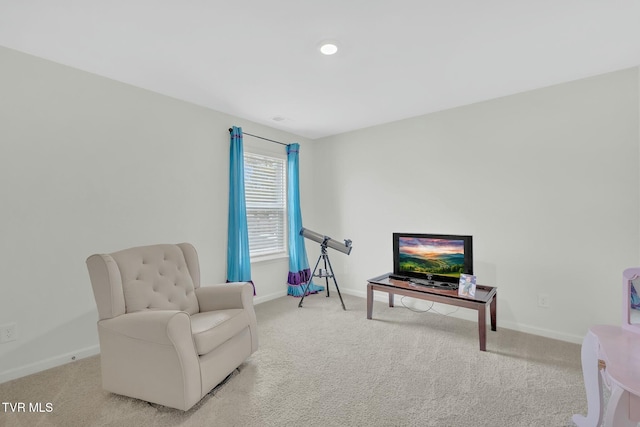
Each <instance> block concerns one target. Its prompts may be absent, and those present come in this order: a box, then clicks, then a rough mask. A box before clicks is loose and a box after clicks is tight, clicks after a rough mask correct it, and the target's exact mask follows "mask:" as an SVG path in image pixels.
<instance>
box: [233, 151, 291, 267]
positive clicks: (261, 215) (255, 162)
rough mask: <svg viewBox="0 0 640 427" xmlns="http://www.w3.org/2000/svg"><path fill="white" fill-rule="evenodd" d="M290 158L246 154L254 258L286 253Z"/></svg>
mask: <svg viewBox="0 0 640 427" xmlns="http://www.w3.org/2000/svg"><path fill="white" fill-rule="evenodd" d="M285 162H286V160H285V159H284V158H278V157H272V156H263V155H259V154H254V153H247V152H246V151H245V153H244V191H245V199H246V202H247V228H248V230H249V253H250V255H251V259H252V260H254V259H255V258H258V257H265V256H278V255H286V252H287V243H286V242H287V231H286V230H287V212H286V206H287V201H286V182H287V180H286V168H285V166H286V165H285Z"/></svg>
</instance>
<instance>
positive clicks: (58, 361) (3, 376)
mask: <svg viewBox="0 0 640 427" xmlns="http://www.w3.org/2000/svg"><path fill="white" fill-rule="evenodd" d="M99 353H100V346H98V345H93V346H91V347H86V348H83V349H79V350H76V351H73V352H71V353H66V354H61V355H59V356H54V357H50V358H48V359H45V360H40V361H38V362H34V363H30V364H28V365H25V366H20V367H19V368H15V369H11V370H9V371H4V372H0V384H2V383H5V382H7V381H11V380H15V379H17V378H22V377H26V376H27V375H31V374H35V373H38V372H42V371H46V370H47V369H51V368H55V367H56V366H61V365H65V364H67V363H70V362H73V361H75V360H80V359H84V358H85V357H89V356H95V355H96V354H99Z"/></svg>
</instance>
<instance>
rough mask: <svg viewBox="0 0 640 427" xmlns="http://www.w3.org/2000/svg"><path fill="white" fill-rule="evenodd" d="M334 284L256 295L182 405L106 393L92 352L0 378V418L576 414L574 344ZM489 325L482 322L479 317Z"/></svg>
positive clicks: (53, 421)
mask: <svg viewBox="0 0 640 427" xmlns="http://www.w3.org/2000/svg"><path fill="white" fill-rule="evenodd" d="M343 298H344V300H345V304H346V306H347V311H343V310H342V307H341V305H340V301H339V299H338V298H337V295H336V294H335V293H332V294H331V297H330V298H326V297H325V294H318V295H312V296H310V297H307V298H306V299H305V301H304V307H303V308H298V307H297V304H298V301H299V300H298V299H294V298H291V297H283V298H280V299H277V300H273V301H269V302H266V303H263V304H260V305H258V306H256V314H257V317H258V328H259V334H260V335H259V336H260V347H259V349H258V351H257V352H256V353H254V354H253V355H252V356H251V357H250V358H249V359H248V360H247V361H246V363H244V364H243V365H241V366H240V368H239V369H238V370H237V371H235V373H234V374H233V375H232V376H231V377H230V378H229V379H228V381H227V382H226V383H225V384H222V385H221V386H219V387H217V388H216V390H215V391H214V392H212V393H210V394H209V395H207V396H206V397H205V398H204V399H203V400H202V401H201V402H200V403H198V404H197V405H196V406H195V407H194V408H192V409H191V410H189V411H188V412H181V411H177V410H173V409H168V408H165V407H161V406H157V405H150V404H148V403H146V402H142V401H139V400H135V399H130V398H126V397H122V396H117V395H114V394H110V393H107V392H105V391H103V390H102V389H101V386H100V367H99V363H100V361H99V357H97V356H96V357H90V358H87V359H83V360H79V361H76V362H73V363H71V364H68V365H65V366H60V367H57V368H54V369H51V370H48V371H45V372H41V373H38V374H35V375H31V376H29V377H25V378H21V379H18V380H14V381H10V382H8V383H5V384H0V400H1V401H3V402H41V403H43V405H44V403H47V402H48V403H51V404H52V406H53V411H52V412H50V413H10V412H9V413H5V412H4V411H3V408H2V407H0V425H2V426H12V427H13V426H25V427H27V426H29V427H31V426H135V427H145V426H160V427H161V426H185V427H189V426H243V427H244V426H260V427H262V426H438V427H452V426H457V427H464V426H474V427H477V426H490V427H502V426H504V427H518V426H531V427H561V426H572V425H573V423H572V422H571V416H572V415H573V414H575V413H582V414H586V409H587V408H586V396H585V392H584V388H583V381H582V373H581V368H580V346H579V345H576V344H571V343H566V342H562V341H556V340H551V339H547V338H542V337H538V336H534V335H528V334H523V333H519V332H514V331H510V330H506V329H500V317H499V316H500V313H499V312H498V331H497V332H492V331H490V330H489V331H488V338H487V350H488V351H487V352H481V351H479V349H478V330H477V325H476V324H475V323H474V322H470V321H466V320H460V319H455V318H452V317H448V316H443V315H439V314H434V313H416V312H413V311H411V310H408V309H406V308H404V307H402V305H401V304H400V298H399V297H397V301H396V307H395V308H389V307H387V306H386V304H383V303H380V302H376V303H375V305H374V312H373V320H367V319H366V300H364V299H362V298H357V297H353V296H349V295H344V296H343ZM488 329H489V328H488Z"/></svg>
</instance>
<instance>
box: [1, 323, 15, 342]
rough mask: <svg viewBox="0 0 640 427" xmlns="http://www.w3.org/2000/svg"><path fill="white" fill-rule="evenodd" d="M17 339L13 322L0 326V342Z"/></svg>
mask: <svg viewBox="0 0 640 427" xmlns="http://www.w3.org/2000/svg"><path fill="white" fill-rule="evenodd" d="M17 339H18V337H17V336H16V324H15V323H7V324H6V325H2V326H0V343H5V342H9V341H15V340H17Z"/></svg>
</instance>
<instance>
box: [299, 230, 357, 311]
mask: <svg viewBox="0 0 640 427" xmlns="http://www.w3.org/2000/svg"><path fill="white" fill-rule="evenodd" d="M320 260H323V261H324V269H322V268H321V269H320V272H319V273H318V274H316V270H318V264H320ZM327 267H328V269H327ZM314 277H319V278H323V277H324V280H325V282H326V287H327V298H328V297H329V277H331V278H332V279H333V283H334V284H335V285H336V290H337V291H338V296H339V297H340V303H341V304H342V309H343V310H345V311H346V309H347V308H346V307H345V306H344V301H343V300H342V295H341V294H340V288H339V287H338V282H337V281H336V276H335V274H333V267H331V261H329V254H328V253H327V241H326V239H325V241H324V242H322V244H321V245H320V256H319V257H318V261H317V262H316V266H315V267H314V268H313V273H311V277H309V281H308V282H307V286H305V289H304V292H303V293H302V298H300V302H299V303H298V307H302V301H304V297H305V296H306V295H307V292H308V291H309V285H310V284H311V281H312V280H313V278H314Z"/></svg>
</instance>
